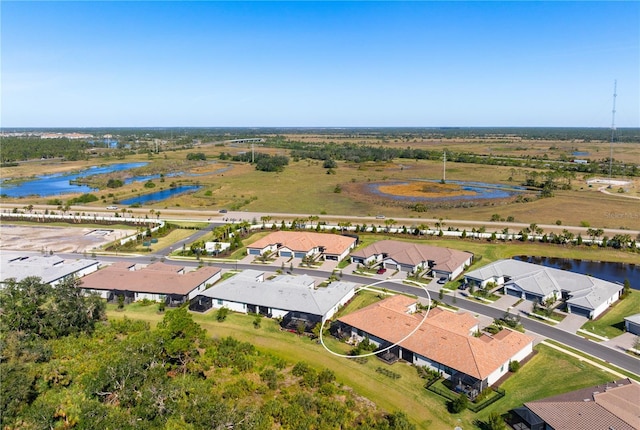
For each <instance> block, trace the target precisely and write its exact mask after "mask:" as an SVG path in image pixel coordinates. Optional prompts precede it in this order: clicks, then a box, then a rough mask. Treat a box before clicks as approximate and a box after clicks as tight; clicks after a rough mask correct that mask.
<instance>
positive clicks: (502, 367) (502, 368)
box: [500, 364, 504, 372]
mask: <svg viewBox="0 0 640 430" xmlns="http://www.w3.org/2000/svg"><path fill="white" fill-rule="evenodd" d="M500 371H501V372H503V371H504V364H503V365H502V366H500Z"/></svg>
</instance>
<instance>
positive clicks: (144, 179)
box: [124, 172, 193, 184]
mask: <svg viewBox="0 0 640 430" xmlns="http://www.w3.org/2000/svg"><path fill="white" fill-rule="evenodd" d="M174 176H183V173H182V172H177V173H167V174H166V175H164V177H165V178H172V177H174ZM189 176H193V175H189ZM154 179H160V174H159V173H158V174H155V175H146V176H132V177H131V178H127V179H125V180H124V183H125V184H131V183H133V182H147V181H152V180H154Z"/></svg>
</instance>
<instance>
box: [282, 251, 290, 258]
mask: <svg viewBox="0 0 640 430" xmlns="http://www.w3.org/2000/svg"><path fill="white" fill-rule="evenodd" d="M280 256H281V257H291V256H292V254H291V251H282V252H281V253H280Z"/></svg>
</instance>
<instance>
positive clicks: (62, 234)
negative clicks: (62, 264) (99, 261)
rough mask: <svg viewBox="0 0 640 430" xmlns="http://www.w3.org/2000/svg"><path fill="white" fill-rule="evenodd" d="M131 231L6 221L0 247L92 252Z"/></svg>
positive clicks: (15, 249)
mask: <svg viewBox="0 0 640 430" xmlns="http://www.w3.org/2000/svg"><path fill="white" fill-rule="evenodd" d="M131 233H132V232H131V230H124V229H112V228H109V227H106V228H87V227H77V228H75V227H57V226H56V227H53V226H51V227H47V226H24V225H11V224H5V223H2V225H1V226H0V249H5V250H13V251H47V252H49V251H51V252H54V253H60V252H92V251H95V250H98V249H99V248H100V246H101V245H105V244H107V243H109V242H112V241H114V240H116V239H121V238H124V237H125V236H128V235H130V234H131Z"/></svg>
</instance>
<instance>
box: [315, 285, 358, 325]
mask: <svg viewBox="0 0 640 430" xmlns="http://www.w3.org/2000/svg"><path fill="white" fill-rule="evenodd" d="M355 294H356V289H355V288H354V289H352V290H351V291H349V293H347V295H346V296H344V297H343V298H342V299H341V300H340V301H339V302H338V303H337V304H336V305H335V306H334V307H333V308H331V309H330V310H329V312H327V313H326V314H325V315H324V316H323V317H322V320H323V321H324V320H327V319H329V318H331V317H332V316H334V315H335V313H336V312H338V309H340V307H341V306H344V304H345V303H347V302H348V301H349V300H351V298H352V297H353V296H354V295H355Z"/></svg>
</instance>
